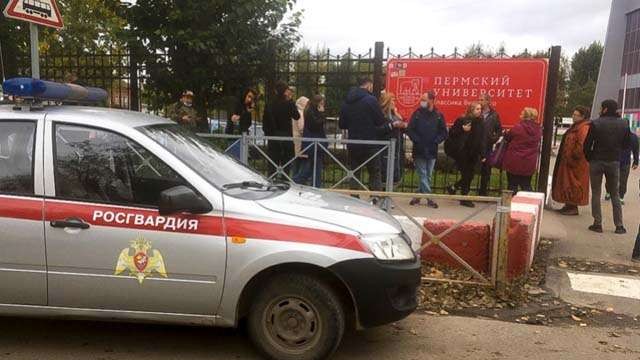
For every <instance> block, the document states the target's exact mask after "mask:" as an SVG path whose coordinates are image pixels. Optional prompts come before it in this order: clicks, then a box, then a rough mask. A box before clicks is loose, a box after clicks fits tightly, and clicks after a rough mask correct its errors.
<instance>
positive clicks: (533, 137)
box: [503, 108, 542, 194]
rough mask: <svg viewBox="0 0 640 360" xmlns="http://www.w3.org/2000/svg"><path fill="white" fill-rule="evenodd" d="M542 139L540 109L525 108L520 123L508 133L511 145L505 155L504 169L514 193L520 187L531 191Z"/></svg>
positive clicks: (507, 137)
mask: <svg viewBox="0 0 640 360" xmlns="http://www.w3.org/2000/svg"><path fill="white" fill-rule="evenodd" d="M541 139H542V127H540V123H539V120H538V111H537V110H536V109H533V108H524V110H522V113H521V114H520V123H518V124H517V125H516V126H514V127H513V129H511V130H510V131H509V132H508V133H507V135H506V140H507V141H508V143H509V145H508V148H507V152H506V154H505V156H504V161H503V169H504V170H505V171H506V172H507V180H508V182H509V190H511V191H513V192H514V194H515V193H516V192H518V189H522V190H523V191H531V177H532V176H533V174H535V172H536V169H537V168H538V158H539V154H540V140H541Z"/></svg>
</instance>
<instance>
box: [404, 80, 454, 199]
mask: <svg viewBox="0 0 640 360" xmlns="http://www.w3.org/2000/svg"><path fill="white" fill-rule="evenodd" d="M407 135H409V138H410V139H411V141H412V142H413V159H414V164H415V167H416V171H417V172H418V176H419V177H420V186H419V188H418V192H420V193H422V194H430V193H431V178H432V175H433V169H434V168H435V165H436V160H437V159H438V145H440V144H441V143H442V142H443V141H445V140H446V139H447V125H446V123H445V121H444V115H442V113H441V112H440V111H438V109H437V108H436V96H435V93H433V92H431V91H430V92H428V93H426V94H424V95H422V98H421V99H420V108H418V109H417V110H416V111H415V112H414V113H413V115H411V120H410V121H409V128H408V129H407ZM419 203H420V199H418V198H415V199H412V200H411V202H410V203H409V204H410V205H418V204H419ZM427 206H429V207H431V208H434V209H437V208H438V204H437V203H436V202H435V201H433V200H431V199H428V200H427Z"/></svg>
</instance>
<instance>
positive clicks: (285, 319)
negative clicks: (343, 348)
mask: <svg viewBox="0 0 640 360" xmlns="http://www.w3.org/2000/svg"><path fill="white" fill-rule="evenodd" d="M248 328H249V335H250V336H251V339H252V341H253V343H254V344H255V345H256V347H257V348H258V350H259V351H260V352H262V354H263V355H264V356H266V357H267V358H269V359H276V360H289V359H291V360H294V359H295V360H320V359H326V358H327V357H329V356H330V355H331V354H333V353H334V352H335V350H336V349H337V348H338V345H340V341H341V340H342V336H343V335H344V329H345V315H344V309H343V306H342V304H341V302H340V299H339V297H338V296H337V295H336V294H335V292H334V291H333V289H331V287H329V286H327V285H326V284H325V283H324V282H323V281H322V280H319V279H316V278H314V277H312V276H305V275H298V274H287V275H279V276H277V277H274V278H273V279H272V280H271V281H270V282H269V283H268V284H267V286H266V287H265V288H264V289H263V290H262V291H261V292H260V293H259V295H258V296H257V297H256V299H254V301H253V303H252V306H251V311H250V313H249V322H248Z"/></svg>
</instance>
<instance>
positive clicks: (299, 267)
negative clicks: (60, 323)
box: [0, 105, 420, 359]
mask: <svg viewBox="0 0 640 360" xmlns="http://www.w3.org/2000/svg"><path fill="white" fill-rule="evenodd" d="M419 285H420V261H419V259H418V257H417V256H416V254H414V252H413V251H412V250H411V247H410V246H409V243H408V239H407V237H406V235H405V234H404V233H403V232H402V229H401V227H400V225H399V223H398V222H397V221H396V220H395V219H394V218H393V217H391V216H389V215H388V214H387V213H385V212H383V211H381V210H379V209H377V208H374V207H372V206H369V205H368V204H366V203H365V202H362V201H360V200H357V199H352V198H349V197H345V196H342V195H337V194H334V193H330V192H325V191H318V190H315V189H312V188H307V187H299V186H296V185H292V184H281V183H271V182H270V181H268V180H267V179H265V178H264V177H263V176H261V175H260V174H258V173H256V172H254V171H252V170H251V169H249V168H247V167H245V166H244V165H242V164H241V163H239V162H237V161H235V160H234V159H232V158H230V157H228V156H226V155H223V154H221V153H220V152H218V151H216V150H215V149H214V148H213V147H212V146H211V145H210V144H209V143H208V142H207V141H205V140H203V139H201V138H200V137H198V136H197V135H195V134H193V133H191V132H189V131H188V130H185V129H183V128H181V127H180V126H178V125H177V124H175V123H173V122H171V121H169V120H166V119H163V118H160V117H156V116H152V115H146V114H142V113H136V112H129V111H120V110H110V109H104V108H95V107H79V106H45V107H41V108H25V107H21V108H16V107H14V106H12V105H4V106H0V314H4V315H11V316H16V315H18V316H44V317H65V318H80V319H88V318H90V319H104V320H119V321H152V322H163V323H182V324H192V325H193V324H196V325H206V326H222V327H235V326H238V325H239V323H240V322H241V321H246V326H247V328H248V332H249V334H250V337H251V339H252V341H253V343H254V344H255V346H256V347H257V349H259V351H260V352H261V353H262V354H263V355H264V356H265V357H267V358H270V359H323V358H326V357H328V356H330V355H331V354H332V353H333V352H334V351H335V350H336V349H337V347H338V345H339V344H340V341H341V338H342V336H343V334H344V331H345V328H349V327H356V328H367V327H373V326H377V325H381V324H386V323H389V322H393V321H396V320H399V319H402V318H404V317H406V316H408V315H409V314H410V313H411V312H412V311H413V310H414V309H415V308H416V291H417V289H418V287H419Z"/></svg>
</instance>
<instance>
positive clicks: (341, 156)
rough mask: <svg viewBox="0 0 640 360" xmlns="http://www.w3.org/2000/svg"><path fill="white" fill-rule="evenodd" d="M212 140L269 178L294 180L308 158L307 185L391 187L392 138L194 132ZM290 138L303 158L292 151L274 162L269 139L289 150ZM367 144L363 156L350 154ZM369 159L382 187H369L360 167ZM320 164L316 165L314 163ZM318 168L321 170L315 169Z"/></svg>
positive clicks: (367, 173)
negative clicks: (286, 156)
mask: <svg viewBox="0 0 640 360" xmlns="http://www.w3.org/2000/svg"><path fill="white" fill-rule="evenodd" d="M198 135H200V136H201V137H203V138H207V139H209V140H210V141H212V142H213V143H214V145H216V146H217V147H218V148H219V149H220V150H221V151H223V152H224V153H226V154H227V155H230V156H233V157H235V158H237V159H238V160H239V161H240V162H242V163H244V164H245V165H248V166H250V167H252V168H253V169H254V170H257V171H259V172H260V173H262V174H263V175H264V176H265V177H267V178H268V179H270V180H275V179H283V180H285V181H291V182H299V181H295V180H297V179H296V175H297V174H298V173H300V170H301V165H303V164H302V163H304V162H308V166H309V168H310V169H312V170H311V176H309V177H308V178H307V179H305V180H306V181H305V182H306V183H307V184H308V185H313V184H318V183H322V184H323V185H324V186H322V187H324V188H329V189H340V188H341V189H349V188H351V189H359V190H365V191H370V190H382V189H383V188H384V189H385V191H393V190H394V181H393V179H394V171H395V168H394V166H393V165H394V160H395V156H394V155H395V153H396V152H395V146H396V142H395V140H389V141H366V140H342V139H340V138H325V139H320V138H295V139H294V138H293V137H282V136H253V135H246V134H245V135H242V136H240V135H226V134H198ZM294 141H300V142H301V144H302V151H301V152H302V153H307V154H308V157H307V158H304V159H303V158H300V157H297V156H296V155H295V154H294V153H293V152H291V154H290V156H289V157H288V158H287V159H285V160H284V162H282V163H278V162H277V160H276V159H275V158H274V156H273V155H272V154H271V153H270V151H269V143H270V142H281V143H286V144H288V145H290V146H289V148H290V149H291V150H293V148H294V147H293V143H294ZM350 145H351V146H353V145H356V146H367V147H368V148H370V149H371V150H369V153H368V155H367V156H365V157H364V158H363V159H358V160H359V161H354V159H352V158H351V157H350V153H349V151H347V147H348V146H350ZM371 162H378V166H379V169H380V174H379V175H380V180H381V181H380V185H381V186H383V188H380V189H371V188H370V185H368V184H369V183H370V181H369V180H370V178H371V176H372V174H370V173H369V172H368V171H367V172H365V171H364V169H365V168H366V167H367V165H368V164H370V163H371ZM320 163H321V164H322V166H321V167H320V168H319V167H318V164H320ZM317 169H321V170H317Z"/></svg>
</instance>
